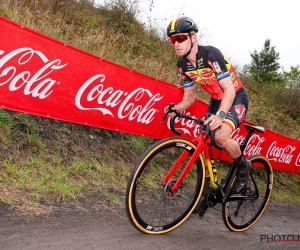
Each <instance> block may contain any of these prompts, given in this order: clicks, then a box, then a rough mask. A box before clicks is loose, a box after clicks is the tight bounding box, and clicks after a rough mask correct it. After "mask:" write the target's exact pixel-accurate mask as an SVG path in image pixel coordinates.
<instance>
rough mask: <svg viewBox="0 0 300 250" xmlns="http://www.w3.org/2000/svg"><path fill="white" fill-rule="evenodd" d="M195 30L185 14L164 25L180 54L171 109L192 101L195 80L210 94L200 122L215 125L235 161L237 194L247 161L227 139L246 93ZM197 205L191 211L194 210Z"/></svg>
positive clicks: (244, 179) (227, 64)
mask: <svg viewBox="0 0 300 250" xmlns="http://www.w3.org/2000/svg"><path fill="white" fill-rule="evenodd" d="M197 32H198V26H197V25H196V23H195V22H194V21H193V20H192V19H191V18H189V17H187V16H180V17H177V18H175V19H174V20H172V21H171V22H170V24H169V25H168V28H167V35H168V37H169V38H170V42H171V43H172V44H173V45H174V49H175V51H176V53H177V55H178V56H180V57H181V58H180V59H179V61H178V62H177V68H178V72H179V75H180V77H181V79H182V81H183V90H184V94H183V98H182V100H181V102H180V103H178V104H177V105H175V106H174V108H172V109H173V110H175V111H177V112H183V111H184V110H186V109H187V108H189V107H190V106H191V105H192V104H193V103H194V102H195V100H196V95H197V94H196V87H195V83H198V84H200V85H201V86H202V87H203V88H204V90H206V91H207V92H208V93H209V94H210V96H211V101H210V104H209V108H208V110H207V112H208V113H211V114H212V115H211V116H210V117H209V118H208V119H207V120H206V121H205V123H204V124H208V123H209V127H210V129H211V130H215V129H218V130H217V131H216V137H215V139H216V141H217V142H218V143H219V144H220V145H221V146H222V147H223V148H224V149H225V150H226V152H227V153H228V154H229V156H230V157H231V158H232V159H233V162H234V164H236V165H237V172H236V181H235V183H234V187H233V190H232V191H233V193H235V194H238V193H241V192H242V191H244V190H245V188H246V187H247V182H248V175H249V172H250V165H251V164H250V162H249V161H246V160H245V158H244V156H243V155H242V153H241V150H240V147H239V144H238V142H237V141H235V140H234V139H231V134H232V132H233V131H234V130H235V129H236V128H237V127H238V126H239V125H240V124H241V122H242V121H243V119H244V117H245V115H246V113H247V110H248V102H249V101H248V96H247V94H246V91H245V89H244V87H243V84H242V82H241V81H240V79H239V78H238V76H237V75H236V72H235V69H234V67H233V66H232V65H231V63H230V62H229V61H228V60H227V58H226V57H225V56H224V55H223V54H222V53H221V52H220V50H219V49H217V48H215V47H212V46H201V45H199V44H198V42H197V34H196V33H197ZM167 109H168V107H165V111H166V110H167ZM173 115H174V114H170V116H173ZM206 183H208V182H207V181H206ZM202 200H203V199H201V200H200V203H202ZM200 203H199V205H201V204H200ZM199 205H198V206H197V208H196V211H195V212H198V211H197V210H198V209H199ZM200 207H201V206H200Z"/></svg>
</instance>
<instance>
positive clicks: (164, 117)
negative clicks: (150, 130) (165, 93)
mask: <svg viewBox="0 0 300 250" xmlns="http://www.w3.org/2000/svg"><path fill="white" fill-rule="evenodd" d="M173 107H175V104H174V103H170V104H169V108H168V109H167V112H166V113H165V114H164V116H163V118H162V119H161V121H160V123H163V122H164V120H165V119H166V117H167V115H168V114H169V113H171V112H175V113H176V111H175V110H172V108H173Z"/></svg>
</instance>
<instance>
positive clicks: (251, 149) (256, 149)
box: [232, 128, 266, 156]
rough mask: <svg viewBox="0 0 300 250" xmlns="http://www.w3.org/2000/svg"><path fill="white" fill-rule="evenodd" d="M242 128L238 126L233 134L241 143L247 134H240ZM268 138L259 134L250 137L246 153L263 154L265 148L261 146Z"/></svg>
mask: <svg viewBox="0 0 300 250" xmlns="http://www.w3.org/2000/svg"><path fill="white" fill-rule="evenodd" d="M239 132H240V128H237V129H236V130H235V131H234V132H233V134H232V139H234V140H236V141H237V142H238V143H241V142H242V141H243V140H244V139H245V136H243V135H240V134H239ZM265 140H266V138H265V137H261V136H260V135H258V134H254V135H252V136H251V137H250V139H249V141H248V143H247V146H246V148H245V151H244V155H248V156H251V155H256V154H261V151H262V150H263V148H262V147H261V145H262V143H263V142H264V141H265Z"/></svg>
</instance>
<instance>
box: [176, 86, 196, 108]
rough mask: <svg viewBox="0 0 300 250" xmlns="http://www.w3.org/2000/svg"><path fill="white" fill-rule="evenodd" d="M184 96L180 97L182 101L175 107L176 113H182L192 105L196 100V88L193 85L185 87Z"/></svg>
mask: <svg viewBox="0 0 300 250" xmlns="http://www.w3.org/2000/svg"><path fill="white" fill-rule="evenodd" d="M183 90H184V94H183V97H182V100H181V102H180V103H178V104H177V105H175V107H174V108H175V110H176V111H178V112H180V113H181V112H183V111H184V110H186V109H188V108H189V107H190V106H192V105H193V103H194V102H195V100H196V98H197V92H196V87H195V85H192V86H190V87H186V88H184V89H183Z"/></svg>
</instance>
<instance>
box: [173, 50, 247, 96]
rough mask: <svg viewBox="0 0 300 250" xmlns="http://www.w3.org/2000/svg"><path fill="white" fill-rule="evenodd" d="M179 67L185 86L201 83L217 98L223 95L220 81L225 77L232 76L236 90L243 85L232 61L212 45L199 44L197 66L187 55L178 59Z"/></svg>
mask: <svg viewBox="0 0 300 250" xmlns="http://www.w3.org/2000/svg"><path fill="white" fill-rule="evenodd" d="M177 67H178V72H179V74H180V76H181V78H182V80H183V86H184V87H190V86H193V85H194V83H199V84H200V85H201V86H202V87H203V88H204V89H205V90H206V91H207V92H208V93H209V94H210V96H211V97H212V98H213V99H215V100H221V99H222V97H223V94H224V92H223V89H222V88H221V86H220V84H219V81H220V80H222V79H223V78H225V77H228V76H229V77H230V79H231V80H232V82H233V85H234V89H235V91H238V90H239V89H241V88H242V87H243V84H242V82H241V81H240V79H239V77H238V76H237V74H236V72H235V69H234V67H233V66H232V65H231V63H230V62H229V61H228V60H227V59H226V57H225V56H224V55H223V54H222V53H221V52H220V50H218V49H217V48H215V47H212V46H200V45H199V46H198V53H197V55H196V67H194V66H193V65H192V64H191V63H190V61H189V60H187V59H186V58H185V57H182V58H181V59H180V60H179V61H178V63H177Z"/></svg>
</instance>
